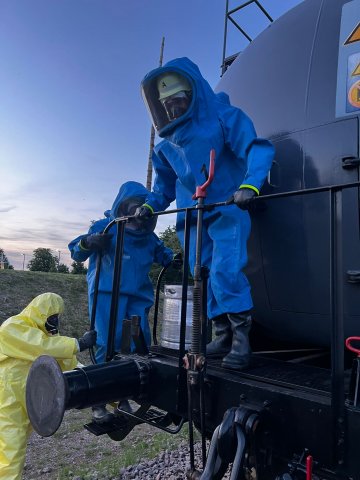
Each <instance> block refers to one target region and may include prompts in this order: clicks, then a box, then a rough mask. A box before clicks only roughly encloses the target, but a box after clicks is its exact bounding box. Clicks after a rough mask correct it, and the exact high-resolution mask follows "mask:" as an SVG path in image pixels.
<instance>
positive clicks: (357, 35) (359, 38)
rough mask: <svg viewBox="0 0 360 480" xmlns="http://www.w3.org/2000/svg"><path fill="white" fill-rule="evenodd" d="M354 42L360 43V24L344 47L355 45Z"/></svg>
mask: <svg viewBox="0 0 360 480" xmlns="http://www.w3.org/2000/svg"><path fill="white" fill-rule="evenodd" d="M354 42H360V22H359V23H358V24H357V26H356V27H355V28H354V30H353V31H352V32H351V33H350V35H349V36H348V38H347V39H346V41H345V43H344V45H349V43H354Z"/></svg>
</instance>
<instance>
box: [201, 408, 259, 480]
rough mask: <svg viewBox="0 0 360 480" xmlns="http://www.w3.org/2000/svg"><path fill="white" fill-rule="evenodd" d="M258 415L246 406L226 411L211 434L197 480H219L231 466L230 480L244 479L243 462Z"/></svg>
mask: <svg viewBox="0 0 360 480" xmlns="http://www.w3.org/2000/svg"><path fill="white" fill-rule="evenodd" d="M258 423H259V414H258V412H255V411H254V410H250V409H248V408H246V407H239V408H230V409H229V410H227V411H226V412H225V414H224V418H223V421H222V423H221V424H220V425H218V426H217V427H216V429H215V431H214V433H213V436H212V439H211V443H210V448H209V452H208V459H207V463H206V466H205V469H204V471H203V473H202V475H201V476H200V479H201V480H220V479H221V478H223V475H224V474H225V472H226V470H227V468H228V466H229V463H233V467H232V471H231V476H230V480H245V471H244V461H245V454H246V451H247V446H248V443H249V441H250V439H251V437H253V435H254V434H255V430H256V427H257V425H258Z"/></svg>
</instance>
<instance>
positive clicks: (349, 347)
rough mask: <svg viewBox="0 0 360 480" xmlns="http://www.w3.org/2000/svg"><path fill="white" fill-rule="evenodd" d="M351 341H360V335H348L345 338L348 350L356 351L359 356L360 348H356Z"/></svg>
mask: <svg viewBox="0 0 360 480" xmlns="http://www.w3.org/2000/svg"><path fill="white" fill-rule="evenodd" d="M351 342H360V337H348V338H347V339H346V340H345V345H346V348H347V349H348V350H351V351H352V352H354V353H356V354H357V356H358V357H360V348H355V347H353V346H352V345H351Z"/></svg>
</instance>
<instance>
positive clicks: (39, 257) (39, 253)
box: [28, 248, 57, 272]
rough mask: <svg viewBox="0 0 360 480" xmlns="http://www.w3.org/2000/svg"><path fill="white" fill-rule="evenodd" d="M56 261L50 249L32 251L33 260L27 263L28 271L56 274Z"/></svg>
mask: <svg viewBox="0 0 360 480" xmlns="http://www.w3.org/2000/svg"><path fill="white" fill-rule="evenodd" d="M56 259H57V257H55V256H54V255H53V254H52V253H51V250H50V248H37V249H36V250H34V251H33V258H32V259H31V260H30V262H29V263H28V269H29V270H30V271H32V272H56V271H57V268H56V266H57V265H56V264H57V262H56Z"/></svg>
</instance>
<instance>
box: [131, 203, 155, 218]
mask: <svg viewBox="0 0 360 480" xmlns="http://www.w3.org/2000/svg"><path fill="white" fill-rule="evenodd" d="M135 217H138V218H139V219H140V218H141V219H143V220H146V219H147V218H150V217H152V211H151V208H150V207H149V206H147V205H141V207H138V208H137V209H136V211H135Z"/></svg>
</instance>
